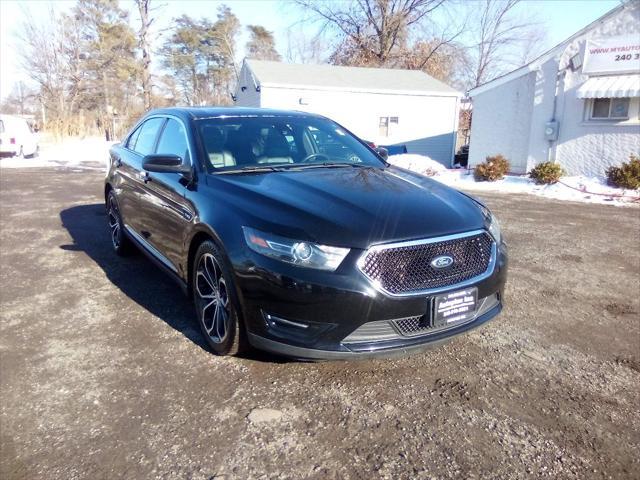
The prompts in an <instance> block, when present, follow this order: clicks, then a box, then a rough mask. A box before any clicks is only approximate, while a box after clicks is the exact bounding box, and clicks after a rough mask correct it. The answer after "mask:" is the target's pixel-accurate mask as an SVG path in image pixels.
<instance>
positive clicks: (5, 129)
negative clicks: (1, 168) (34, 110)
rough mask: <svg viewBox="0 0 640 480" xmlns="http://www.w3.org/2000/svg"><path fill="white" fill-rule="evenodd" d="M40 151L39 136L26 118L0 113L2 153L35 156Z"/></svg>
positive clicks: (0, 151) (0, 149)
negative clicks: (32, 129)
mask: <svg viewBox="0 0 640 480" xmlns="http://www.w3.org/2000/svg"><path fill="white" fill-rule="evenodd" d="M37 153H38V137H37V136H36V134H35V133H33V132H32V131H31V127H29V124H28V123H27V121H26V120H25V119H24V118H20V117H15V116H13V115H0V154H2V155H3V156H4V155H7V154H8V155H11V156H16V155H17V156H19V157H33V156H35V155H36V154H37Z"/></svg>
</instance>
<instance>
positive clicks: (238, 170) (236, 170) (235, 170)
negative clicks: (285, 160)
mask: <svg viewBox="0 0 640 480" xmlns="http://www.w3.org/2000/svg"><path fill="white" fill-rule="evenodd" d="M283 170H284V169H283V168H282V167H275V166H267V165H265V166H259V167H258V166H255V165H252V166H249V165H248V166H246V167H240V168H233V169H231V170H220V171H219V172H215V171H214V172H213V173H214V174H218V175H224V174H231V173H253V172H282V171H283Z"/></svg>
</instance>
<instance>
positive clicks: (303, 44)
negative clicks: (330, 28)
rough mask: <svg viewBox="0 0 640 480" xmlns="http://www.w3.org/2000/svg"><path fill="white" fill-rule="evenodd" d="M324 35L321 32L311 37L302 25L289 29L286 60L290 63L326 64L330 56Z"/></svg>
mask: <svg viewBox="0 0 640 480" xmlns="http://www.w3.org/2000/svg"><path fill="white" fill-rule="evenodd" d="M322 33H323V32H322V30H320V31H318V32H317V33H315V34H314V35H309V33H308V31H307V29H305V28H302V26H301V25H300V24H297V25H292V26H291V27H289V29H288V30H287V50H286V52H285V58H286V60H287V61H288V62H290V63H317V64H319V63H324V62H325V61H326V59H327V58H328V57H329V54H328V53H327V42H326V41H325V39H324V37H323V36H322Z"/></svg>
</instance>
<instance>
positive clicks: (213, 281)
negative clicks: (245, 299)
mask: <svg viewBox="0 0 640 480" xmlns="http://www.w3.org/2000/svg"><path fill="white" fill-rule="evenodd" d="M192 268H193V270H192V272H193V275H192V289H191V290H192V291H193V303H194V305H195V308H196V312H197V314H198V323H199V324H200V328H201V330H202V334H203V335H204V337H205V339H206V340H207V344H208V345H209V347H210V348H211V350H213V352H214V353H215V354H217V355H236V354H237V353H238V352H240V351H241V350H243V349H244V348H243V347H244V343H245V342H244V339H243V332H242V328H241V327H242V325H241V323H240V319H239V317H238V310H237V305H238V303H237V298H238V297H237V295H236V290H235V286H234V284H233V278H232V276H231V270H230V268H229V267H228V266H227V263H226V261H225V258H224V256H223V255H222V253H221V251H220V249H219V248H218V247H217V246H216V245H215V244H214V243H213V242H212V241H211V240H206V241H204V242H202V244H201V245H200V246H199V247H198V251H197V252H196V254H195V257H194V259H193V267H192Z"/></svg>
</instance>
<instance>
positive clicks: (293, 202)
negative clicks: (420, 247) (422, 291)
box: [208, 166, 484, 248]
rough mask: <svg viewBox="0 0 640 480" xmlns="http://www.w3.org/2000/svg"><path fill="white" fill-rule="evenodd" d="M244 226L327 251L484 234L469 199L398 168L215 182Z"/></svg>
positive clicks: (349, 169)
mask: <svg viewBox="0 0 640 480" xmlns="http://www.w3.org/2000/svg"><path fill="white" fill-rule="evenodd" d="M208 183H209V185H210V186H211V187H212V188H213V189H214V190H215V191H216V194H215V197H216V200H220V201H221V202H223V203H225V204H226V205H227V206H228V207H229V208H230V209H231V210H233V211H234V212H235V213H236V215H237V217H238V219H239V221H241V222H243V225H248V226H251V227H253V228H257V229H259V230H263V231H266V232H271V233H277V234H279V235H282V236H287V237H290V238H296V239H300V240H308V241H313V242H317V243H321V244H324V245H333V246H344V247H353V248H367V247H368V246H370V245H374V244H380V243H387V242H394V241H401V240H412V239H420V238H428V237H434V236H441V235H448V234H453V233H459V232H464V231H469V230H474V229H479V228H482V227H483V225H484V217H483V215H482V213H481V212H480V210H479V208H478V207H477V205H476V204H475V203H474V202H473V200H471V199H470V198H468V197H467V196H465V195H463V194H461V193H459V192H457V191H456V190H454V189H452V188H449V187H447V186H445V185H442V184H441V183H439V182H437V181H435V180H431V179H429V178H427V177H424V176H422V175H418V174H415V173H413V172H410V171H408V170H405V169H402V168H398V167H393V166H390V167H386V168H361V167H340V168H316V169H307V170H292V171H281V172H265V173H262V172H259V173H245V174H230V175H211V176H209V180H208Z"/></svg>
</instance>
